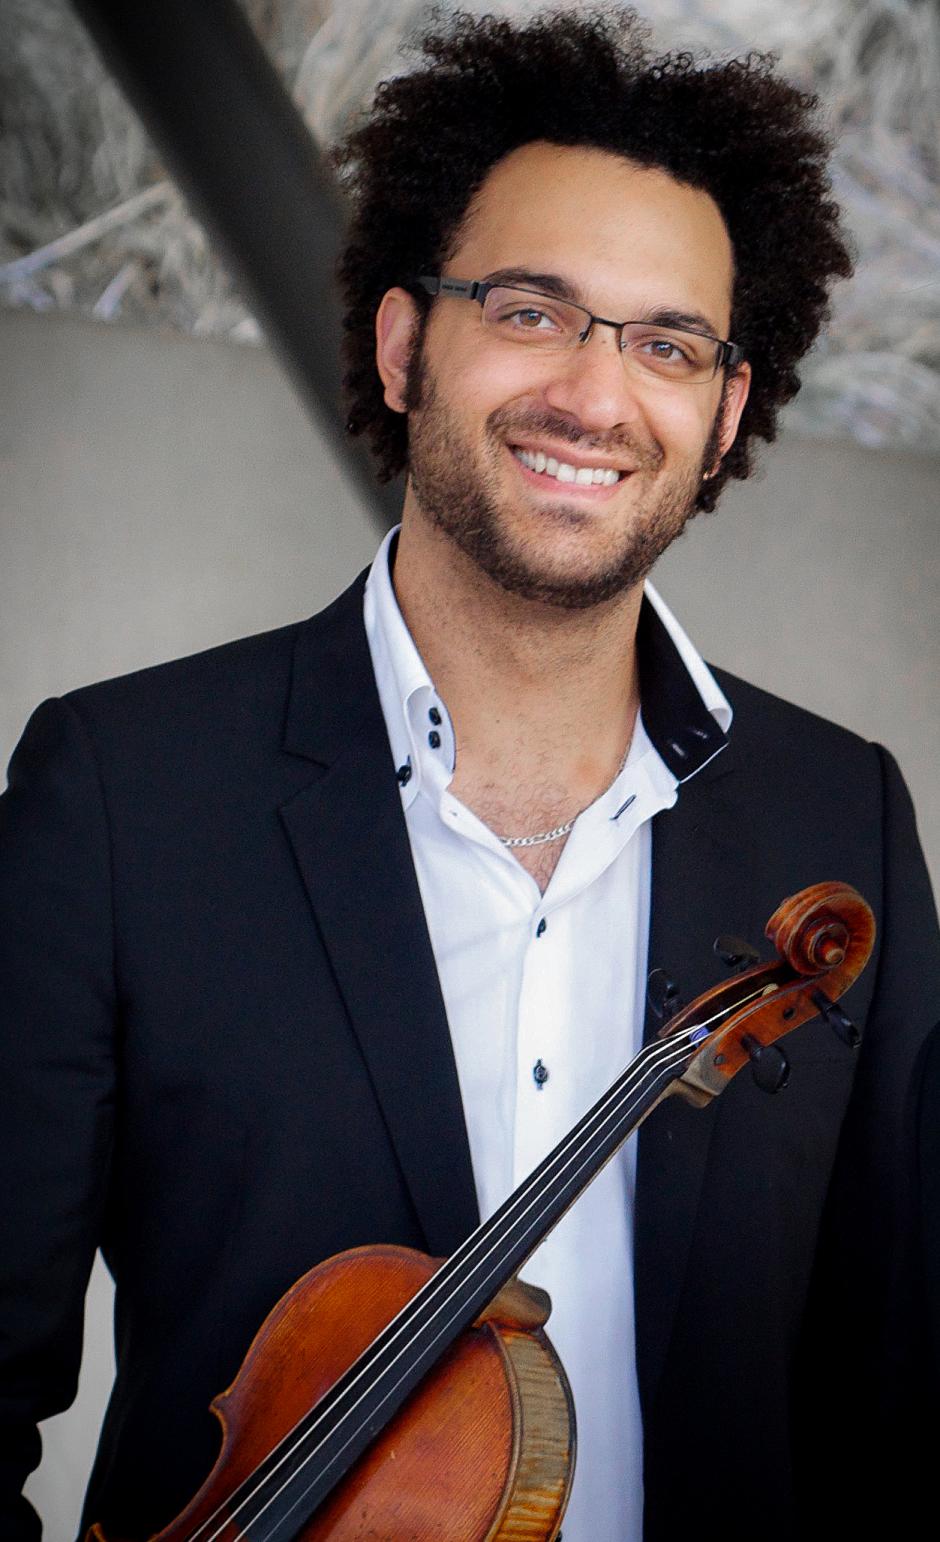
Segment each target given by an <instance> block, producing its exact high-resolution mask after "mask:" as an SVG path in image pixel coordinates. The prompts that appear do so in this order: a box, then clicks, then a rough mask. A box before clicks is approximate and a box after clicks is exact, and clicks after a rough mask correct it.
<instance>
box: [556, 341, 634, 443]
mask: <svg viewBox="0 0 940 1542" xmlns="http://www.w3.org/2000/svg"><path fill="white" fill-rule="evenodd" d="M552 362H553V365H554V368H553V370H552V373H551V375H550V377H549V380H548V382H547V384H546V386H545V388H544V392H543V394H544V396H545V400H546V402H547V403H548V405H549V406H551V407H554V408H555V409H556V410H557V411H560V412H564V413H567V414H568V415H569V416H571V417H573V418H576V419H577V421H578V422H579V423H580V424H581V426H582V427H583V428H584V429H585V430H586V431H587V432H589V433H609V432H610V431H611V430H612V429H614V428H617V427H618V426H619V425H620V424H621V423H626V424H633V423H636V422H637V421H638V419H641V418H642V417H643V409H642V398H641V392H640V390H639V389H638V387H637V382H636V381H635V380H634V378H633V377H632V376H631V374H629V373H628V371H627V370H626V368H625V366H624V361H623V357H622V355H621V352H620V338H619V335H618V334H617V333H616V332H615V331H614V329H613V328H612V327H605V326H596V325H595V327H594V328H593V330H592V332H591V335H590V337H589V338H588V340H587V342H585V343H581V344H580V345H579V346H578V347H577V348H572V349H570V351H566V352H565V353H560V354H555V355H554V358H553V361H552Z"/></svg>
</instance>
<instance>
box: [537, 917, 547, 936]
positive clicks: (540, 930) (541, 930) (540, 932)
mask: <svg viewBox="0 0 940 1542" xmlns="http://www.w3.org/2000/svg"><path fill="white" fill-rule="evenodd" d="M547 928H548V922H547V921H546V919H545V917H544V916H543V917H542V919H541V921H540V922H539V924H538V926H537V927H536V928H535V935H536V937H543V936H544V935H545V932H546V930H547Z"/></svg>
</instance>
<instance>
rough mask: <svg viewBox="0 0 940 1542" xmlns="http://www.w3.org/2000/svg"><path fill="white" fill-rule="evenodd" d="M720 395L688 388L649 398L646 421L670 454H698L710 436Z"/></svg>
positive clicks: (693, 387) (692, 387)
mask: <svg viewBox="0 0 940 1542" xmlns="http://www.w3.org/2000/svg"><path fill="white" fill-rule="evenodd" d="M719 401H720V395H717V394H716V393H715V392H713V391H711V390H708V391H705V390H702V389H698V390H697V389H696V387H695V386H688V387H686V388H685V390H682V391H679V390H677V391H674V392H663V394H662V396H661V397H656V396H652V395H651V396H650V397H649V398H648V411H647V419H648V422H649V424H650V426H651V428H652V429H653V432H654V433H655V435H656V437H657V439H658V440H659V442H660V444H661V445H663V446H664V448H666V449H667V450H668V449H670V448H673V449H675V450H677V451H683V450H684V451H687V452H695V453H697V452H698V451H699V450H700V449H701V447H702V446H703V445H704V444H705V443H706V441H707V439H708V436H709V434H710V433H711V429H712V424H713V422H714V420H715V413H716V412H717V411H718V403H719Z"/></svg>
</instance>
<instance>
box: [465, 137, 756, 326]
mask: <svg viewBox="0 0 940 1542" xmlns="http://www.w3.org/2000/svg"><path fill="white" fill-rule="evenodd" d="M449 267H450V269H451V271H452V272H453V273H454V274H455V275H456V276H457V277H459V278H484V277H486V275H487V274H488V273H492V272H495V271H496V270H497V269H499V268H506V267H523V268H531V270H532V271H533V272H536V273H552V274H557V275H558V276H559V277H561V278H563V279H565V280H566V281H567V282H569V283H570V284H571V285H572V287H573V288H574V289H575V290H576V291H577V294H576V298H578V299H581V300H583V302H584V303H585V304H587V305H589V306H591V307H592V308H593V309H596V310H597V311H598V313H599V314H607V315H613V316H614V317H615V318H616V317H617V316H618V315H619V316H620V317H623V318H625V319H628V312H629V311H630V310H631V309H635V307H637V306H644V307H645V308H646V309H650V308H651V307H654V306H671V307H679V308H681V309H683V310H689V309H694V310H696V311H699V312H701V313H702V314H703V315H706V316H708V317H710V318H714V323H715V325H716V326H720V327H722V328H724V327H727V325H728V323H729V320H730V309H731V286H732V279H733V273H734V255H733V252H732V247H731V241H730V238H729V236H728V232H727V229H726V227H725V223H724V220H723V219H722V216H721V213H720V212H719V209H718V206H717V204H716V203H715V202H714V200H713V199H712V198H711V197H710V196H709V194H708V193H705V192H702V191H701V190H700V189H698V188H692V187H687V186H686V185H685V184H684V183H682V182H677V181H675V179H674V178H673V177H671V176H669V174H668V173H667V172H664V171H659V170H653V169H650V168H648V167H644V166H638V165H637V164H636V163H635V162H633V161H629V160H626V159H625V158H624V157H623V156H619V155H612V154H609V153H608V152H607V151H604V150H594V149H583V148H580V147H569V146H563V145H550V144H543V143H535V144H529V145H523V146H522V147H521V148H520V149H518V150H513V151H512V152H511V153H510V154H509V155H507V156H506V157H505V158H504V159H503V160H501V161H499V162H498V163H497V164H496V166H494V167H493V169H492V171H491V172H490V173H489V174H488V175H487V177H486V179H485V180H484V182H483V183H482V185H481V187H480V188H479V190H478V192H477V194H476V196H475V197H474V199H473V200H472V202H471V204H470V208H469V210H468V213H467V217H466V218H465V220H464V223H463V226H462V228H461V230H460V232H459V233H458V237H457V240H456V242H455V245H454V248H453V251H452V254H451V257H450V261H449ZM636 314H638V315H641V314H642V313H641V312H636ZM721 335H722V336H725V335H726V333H725V332H724V331H722V333H721Z"/></svg>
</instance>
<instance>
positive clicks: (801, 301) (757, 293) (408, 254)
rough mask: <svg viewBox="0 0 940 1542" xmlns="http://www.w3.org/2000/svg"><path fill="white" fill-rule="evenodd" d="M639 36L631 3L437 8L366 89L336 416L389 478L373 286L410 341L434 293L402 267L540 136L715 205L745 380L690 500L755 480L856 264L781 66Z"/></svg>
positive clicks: (456, 227) (812, 110)
mask: <svg viewBox="0 0 940 1542" xmlns="http://www.w3.org/2000/svg"><path fill="white" fill-rule="evenodd" d="M648 45H649V32H648V29H647V28H646V26H645V25H644V24H643V23H642V22H640V20H639V19H638V17H637V15H636V13H635V12H633V11H623V10H620V9H607V8H605V9H601V10H597V11H593V12H590V13H584V12H580V13H578V14H572V13H571V12H565V11H548V12H544V13H542V14H540V15H538V16H536V17H534V18H532V19H529V20H527V21H525V22H516V21H509V20H505V19H500V18H496V17H493V16H483V17H475V16H471V15H469V14H467V13H465V12H460V13H457V14H456V15H454V16H452V17H449V18H446V19H442V18H441V17H440V15H438V16H437V17H436V20H435V23H434V27H433V30H431V31H429V32H427V33H426V34H425V35H424V36H422V37H421V38H419V39H418V40H417V42H416V43H413V44H412V45H411V48H412V51H413V52H415V53H417V54H418V56H419V60H420V62H419V63H418V65H417V67H416V68H415V69H413V70H412V71H411V72H410V73H407V74H404V75H401V76H399V77H397V78H395V79H393V80H387V81H384V82H383V83H382V84H381V85H380V86H379V89H378V91H377V93H376V98H375V103H374V105H373V109H372V112H371V114H370V116H369V117H368V119H367V120H366V121H365V122H364V123H362V124H361V125H360V126H359V127H357V128H355V129H354V130H353V131H352V132H351V133H350V134H349V136H348V137H347V138H346V140H345V141H344V142H343V143H342V144H340V145H339V146H338V147H337V148H336V150H335V151H334V152H333V164H334V166H335V167H336V168H337V170H338V171H339V173H340V175H341V177H342V179H343V181H344V184H345V186H346V189H347V191H348V193H349V195H350V198H351V201H352V218H351V224H350V227H349V232H348V239H347V245H346V248H345V252H344V255H343V257H342V259H341V262H340V266H339V278H340V283H341V286H342V289H343V293H344V297H345V300H346V316H345V323H344V324H345V328H346V355H345V362H346V375H345V385H346V389H347V392H348V395H349V400H350V413H349V421H348V427H349V431H350V433H352V434H361V433H366V434H368V436H369V439H370V441H371V444H372V448H373V451H374V453H375V456H376V459H377V461H378V466H379V475H380V477H381V478H382V479H383V480H388V479H389V478H391V477H393V476H395V475H397V473H398V472H399V471H401V470H402V469H403V468H404V467H405V465H406V464H407V455H408V433H407V421H406V419H405V418H404V417H403V416H402V415H401V414H399V413H396V412H392V411H390V409H389V408H387V407H386V406H385V403H384V401H383V399H382V384H381V381H380V379H379V376H378V373H377V371H376V367H375V353H374V346H375V345H374V319H375V313H376V310H377V308H378V305H379V302H380V300H381V298H382V295H383V294H384V293H385V291H386V290H387V289H390V288H392V287H394V286H395V285H401V286H403V287H404V288H406V289H408V290H409V292H410V293H412V294H413V295H414V298H415V301H416V303H417V305H418V307H419V313H420V316H421V318H422V321H421V327H420V328H419V336H418V343H419V344H420V333H421V331H422V330H423V322H424V318H426V316H427V311H428V308H429V306H430V303H431V302H430V299H429V297H428V296H427V295H426V294H424V292H423V291H422V290H421V289H420V288H417V287H415V285H414V279H415V278H416V276H417V275H418V274H420V273H436V272H439V271H441V268H442V266H443V264H444V263H445V262H446V261H447V259H448V256H449V255H450V253H451V252H452V251H453V249H454V247H455V245H456V244H457V238H458V237H459V234H460V230H461V224H462V221H463V219H464V216H465V214H466V212H467V209H468V206H469V204H470V202H471V199H472V198H473V196H474V194H475V193H476V192H477V190H478V189H479V187H480V185H481V183H482V182H483V180H484V178H485V177H486V175H487V173H488V172H489V171H490V170H491V168H492V167H493V166H494V165H495V164H496V162H497V161H500V160H501V159H502V158H503V157H504V156H505V155H507V154H508V153H509V152H510V151H511V150H514V149H516V148H518V147H519V146H521V145H525V144H529V143H531V142H532V141H534V140H546V141H548V142H549V143H552V144H557V145H568V146H584V147H589V148H593V149H600V150H607V151H611V152H613V153H614V154H617V155H623V156H625V157H627V158H628V159H629V160H631V161H634V162H636V163H637V164H638V165H641V166H645V167H654V168H657V169H660V170H663V171H666V172H668V173H669V174H670V175H671V176H673V177H674V178H675V179H676V180H677V181H679V182H682V183H685V184H687V185H688V186H690V187H694V188H699V189H702V190H704V191H705V192H707V193H708V194H710V196H711V197H712V198H713V199H714V201H715V203H716V204H717V205H718V208H719V209H720V210H721V213H722V215H723V217H724V221H725V225H726V226H727V229H728V233H729V235H730V237H731V242H732V246H733V250H734V258H735V280H734V293H733V297H732V320H731V332H730V335H731V337H733V338H734V340H735V342H737V343H740V344H741V345H742V346H743V348H744V352H745V356H746V357H747V358H748V359H749V360H750V361H751V364H752V369H753V379H752V383H751V391H750V395H749V397H748V400H747V405H746V406H745V409H744V414H743V416H742V419H741V424H740V428H739V432H738V437H737V439H736V440H735V442H734V444H733V445H732V446H731V448H730V450H729V451H728V453H727V454H726V455H725V457H724V459H723V461H722V463H721V467H720V469H719V470H718V472H717V474H716V475H715V476H714V477H713V478H712V479H711V480H710V481H708V482H703V484H702V487H701V490H700V492H699V495H698V499H697V507H698V508H700V509H712V508H714V506H715V503H716V501H717V498H718V495H719V493H720V492H721V489H722V487H723V486H724V483H725V482H726V481H727V479H728V478H729V477H738V478H742V479H743V478H745V477H747V476H748V475H749V474H750V472H751V470H752V458H753V448H752V442H753V440H754V439H755V438H760V439H764V440H766V441H768V442H769V441H772V440H773V439H774V438H775V437H776V431H777V417H778V413H779V409H780V408H781V407H782V406H783V404H784V403H785V402H787V401H789V400H790V399H791V397H793V396H795V395H796V393H797V391H798V390H799V387H800V382H799V377H798V375H797V373H796V366H797V363H798V362H799V360H800V359H801V358H802V357H803V355H804V354H805V353H806V351H807V350H808V349H809V347H810V346H811V345H812V343H813V341H814V339H815V338H816V335H817V333H818V332H819V329H820V327H821V326H822V325H823V323H824V321H825V319H826V316H827V314H828V296H829V289H830V287H831V284H832V281H833V280H834V278H836V277H847V276H848V275H849V273H850V272H851V270H852V264H851V259H850V256H849V252H848V249H847V246H846V243H845V240H844V238H843V233H842V231H841V230H840V225H839V209H838V206H837V205H836V204H835V203H834V202H832V200H831V198H830V196H829V194H830V186H829V181H828V178H827V175H826V160H827V157H828V153H829V148H830V147H829V143H828V140H827V138H826V136H825V134H824V133H822V132H821V130H820V128H819V126H818V124H817V122H816V118H815V114H816V109H817V106H818V103H817V99H816V98H815V97H814V96H810V95H807V94H806V93H804V92H802V91H799V90H797V89H796V87H795V86H792V85H790V84H789V83H788V82H787V81H785V80H782V79H781V78H780V77H779V76H778V75H775V74H774V72H773V67H774V64H775V60H774V59H773V58H772V57H771V56H768V55H764V54H753V53H752V54H749V55H748V56H747V58H745V59H733V60H731V61H729V62H725V63H714V62H710V61H704V62H703V61H697V60H696V59H695V58H694V57H693V56H692V55H691V54H689V53H669V54H664V55H662V56H658V57H657V56H655V55H653V54H652V52H651V51H650V48H649V46H648ZM421 56H423V59H421Z"/></svg>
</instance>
